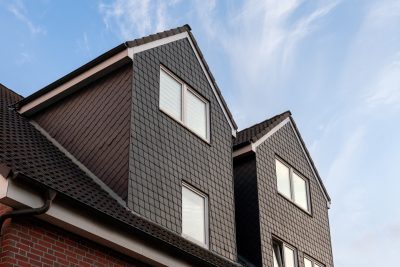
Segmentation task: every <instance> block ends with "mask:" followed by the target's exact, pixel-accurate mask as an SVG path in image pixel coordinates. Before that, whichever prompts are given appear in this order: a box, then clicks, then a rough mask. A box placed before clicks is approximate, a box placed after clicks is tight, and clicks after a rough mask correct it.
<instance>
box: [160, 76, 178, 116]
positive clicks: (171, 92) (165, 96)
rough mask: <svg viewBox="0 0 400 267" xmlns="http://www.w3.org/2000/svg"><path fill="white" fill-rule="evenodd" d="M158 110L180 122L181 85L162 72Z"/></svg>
mask: <svg viewBox="0 0 400 267" xmlns="http://www.w3.org/2000/svg"><path fill="white" fill-rule="evenodd" d="M160 108H161V109H163V110H164V111H166V112H168V114H169V115H171V116H173V117H174V118H176V119H177V120H181V118H182V114H181V113H182V85H181V84H180V83H179V82H177V81H176V80H175V79H173V78H172V77H171V76H170V75H168V74H167V73H166V72H164V71H163V70H161V72H160Z"/></svg>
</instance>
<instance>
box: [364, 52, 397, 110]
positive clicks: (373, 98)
mask: <svg viewBox="0 0 400 267" xmlns="http://www.w3.org/2000/svg"><path fill="white" fill-rule="evenodd" d="M366 102H367V104H368V106H369V107H371V108H377V107H394V108H400V105H399V104H400V52H399V53H398V54H397V57H396V58H395V59H394V61H393V62H391V63H389V66H387V67H386V68H384V69H383V70H382V72H381V73H380V75H379V76H378V78H377V81H376V82H375V83H374V84H373V85H372V87H371V89H370V91H369V93H368V95H367V97H366Z"/></svg>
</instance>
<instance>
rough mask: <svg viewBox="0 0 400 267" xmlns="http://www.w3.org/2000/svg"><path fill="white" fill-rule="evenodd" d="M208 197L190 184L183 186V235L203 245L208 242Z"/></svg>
mask: <svg viewBox="0 0 400 267" xmlns="http://www.w3.org/2000/svg"><path fill="white" fill-rule="evenodd" d="M207 202H208V199H207V196H206V195H204V194H203V193H201V192H199V191H198V190H196V189H194V188H192V187H191V186H189V185H186V184H183V186H182V235H183V236H185V237H187V238H188V239H191V240H193V241H195V242H197V243H200V244H202V245H205V246H206V245H207V244H208V212H207V210H208V208H207V205H208V203H207Z"/></svg>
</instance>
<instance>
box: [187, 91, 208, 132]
mask: <svg viewBox="0 0 400 267" xmlns="http://www.w3.org/2000/svg"><path fill="white" fill-rule="evenodd" d="M185 104H186V114H185V116H186V125H187V126H188V127H189V128H190V129H191V130H193V131H194V132H195V133H197V134H198V135H200V136H201V137H203V138H207V104H206V103H205V102H204V101H202V100H201V99H199V98H198V97H197V96H196V95H194V94H193V93H191V92H190V91H187V94H186V96H185Z"/></svg>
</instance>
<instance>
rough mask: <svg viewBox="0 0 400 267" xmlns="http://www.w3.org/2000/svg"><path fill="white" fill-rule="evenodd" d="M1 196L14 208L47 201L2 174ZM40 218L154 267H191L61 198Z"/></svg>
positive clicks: (41, 203)
mask: <svg viewBox="0 0 400 267" xmlns="http://www.w3.org/2000/svg"><path fill="white" fill-rule="evenodd" d="M0 194H1V195H0V202H1V203H3V204H5V205H8V206H10V207H13V208H21V207H30V208H35V207H41V206H42V205H43V199H42V198H41V197H40V196H39V195H38V193H37V192H34V191H33V190H32V188H30V187H28V186H26V185H23V184H21V183H17V182H16V181H14V180H12V179H5V178H4V177H3V176H1V175H0ZM38 218H40V219H42V220H44V221H47V222H49V223H51V224H53V225H56V226H58V227H60V228H62V229H65V230H67V231H70V232H72V233H75V234H77V235H79V236H82V237H84V238H87V239H90V240H92V241H94V242H96V243H98V244H101V245H104V246H107V247H109V248H111V249H114V250H116V251H118V252H120V253H123V254H125V255H128V256H131V257H133V258H135V259H138V260H140V261H143V262H145V263H148V264H151V265H152V266H177V267H187V266H191V265H190V264H189V263H188V262H187V261H184V260H183V259H179V258H177V257H175V256H174V255H171V254H169V253H167V252H165V251H163V250H162V249H161V248H160V247H159V246H155V245H152V244H150V243H149V242H146V241H145V240H143V239H142V238H138V237H137V236H135V235H134V234H132V233H129V232H127V231H123V230H120V229H119V228H118V226H116V225H112V224H110V223H105V222H102V221H101V220H99V219H98V218H95V217H89V216H88V214H87V212H85V210H81V209H78V208H76V207H73V206H72V205H71V204H70V203H67V202H66V201H62V200H58V199H57V197H56V198H55V200H54V201H53V203H52V205H51V207H50V209H49V210H48V211H47V212H46V213H45V214H42V215H40V216H38Z"/></svg>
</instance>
